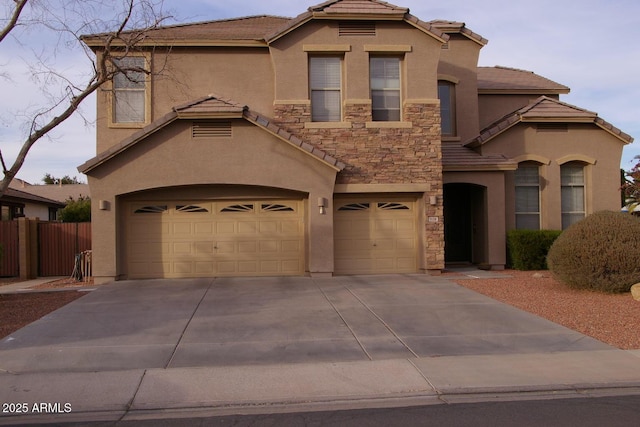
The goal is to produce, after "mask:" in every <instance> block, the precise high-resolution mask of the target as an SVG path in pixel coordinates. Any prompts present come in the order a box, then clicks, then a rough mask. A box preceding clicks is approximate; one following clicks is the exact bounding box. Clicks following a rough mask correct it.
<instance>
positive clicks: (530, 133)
mask: <svg viewBox="0 0 640 427" xmlns="http://www.w3.org/2000/svg"><path fill="white" fill-rule="evenodd" d="M568 126H569V127H568V130H567V131H566V132H563V131H548V130H546V131H538V130H537V128H536V126H535V125H528V124H521V125H518V126H516V127H514V128H512V129H510V130H509V131H507V132H505V133H504V134H502V135H499V136H497V137H496V138H494V139H493V140H491V141H489V142H488V143H487V144H485V145H484V146H483V147H482V152H483V154H493V153H503V154H505V155H506V156H508V157H511V158H514V159H516V160H518V161H526V160H531V161H536V162H537V163H538V164H539V165H540V177H541V189H540V193H541V194H540V203H541V228H543V229H556V230H559V229H561V228H562V221H561V205H560V192H561V190H560V166H561V164H564V163H566V162H569V161H578V162H580V163H581V164H583V165H584V167H585V169H584V171H585V196H586V198H585V204H586V206H585V208H586V212H587V214H589V213H593V212H597V211H600V210H619V209H620V192H619V188H620V176H619V174H618V173H617V172H618V170H619V165H620V159H621V156H622V148H623V143H622V142H621V141H620V140H619V139H618V138H616V137H614V136H612V135H611V134H609V133H608V132H606V131H604V130H602V129H600V128H598V127H597V126H595V125H590V124H569V125H568ZM603 153H606V155H603ZM612 172H613V173H612ZM507 188H509V189H510V190H509V191H508V192H507V198H506V210H507V218H506V219H507V222H506V226H507V229H511V228H514V227H515V212H514V206H515V202H514V197H515V193H514V185H513V172H511V173H508V174H507Z"/></svg>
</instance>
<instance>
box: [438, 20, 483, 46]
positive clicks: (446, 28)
mask: <svg viewBox="0 0 640 427" xmlns="http://www.w3.org/2000/svg"><path fill="white" fill-rule="evenodd" d="M429 24H431V25H432V26H433V27H435V28H437V29H438V30H440V31H442V32H443V33H448V34H462V35H464V36H465V37H467V38H469V39H471V40H473V41H475V42H476V43H478V44H481V45H483V46H484V45H486V44H487V43H489V40H487V39H485V38H484V37H482V36H481V35H480V34H477V33H474V32H473V31H471V30H470V29H469V28H467V27H466V25H465V23H464V22H455V21H444V20H434V21H430V22H429Z"/></svg>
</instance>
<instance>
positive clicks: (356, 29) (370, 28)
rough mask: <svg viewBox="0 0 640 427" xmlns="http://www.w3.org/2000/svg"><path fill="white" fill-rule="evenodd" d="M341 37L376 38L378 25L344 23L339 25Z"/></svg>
mask: <svg viewBox="0 0 640 427" xmlns="http://www.w3.org/2000/svg"><path fill="white" fill-rule="evenodd" d="M338 35H339V36H375V35H376V23H375V22H373V21H344V22H340V23H339V24H338Z"/></svg>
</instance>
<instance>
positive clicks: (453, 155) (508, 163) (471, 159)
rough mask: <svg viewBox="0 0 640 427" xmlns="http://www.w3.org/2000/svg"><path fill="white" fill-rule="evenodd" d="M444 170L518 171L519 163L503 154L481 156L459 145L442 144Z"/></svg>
mask: <svg viewBox="0 0 640 427" xmlns="http://www.w3.org/2000/svg"><path fill="white" fill-rule="evenodd" d="M442 168H443V170H444V171H445V172H455V171H496V170H499V171H504V170H515V169H517V163H516V162H515V161H514V160H512V159H509V158H507V157H505V156H504V155H502V154H489V155H481V154H480V153H478V152H476V151H474V150H472V149H471V148H467V147H464V146H463V145H461V144H458V143H451V142H444V143H442Z"/></svg>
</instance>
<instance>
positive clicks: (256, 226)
mask: <svg viewBox="0 0 640 427" xmlns="http://www.w3.org/2000/svg"><path fill="white" fill-rule="evenodd" d="M127 212H128V215H127V224H126V247H127V251H126V257H127V267H128V277H129V278H181V277H215V276H270V275H301V274H303V273H304V265H305V259H304V254H305V250H304V212H303V203H302V201H299V200H286V201H283V200H277V201H224V202H220V201H217V202H198V201H187V202H171V203H167V202H146V203H145V202H137V203H131V204H130V206H129V208H128V210H127Z"/></svg>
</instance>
